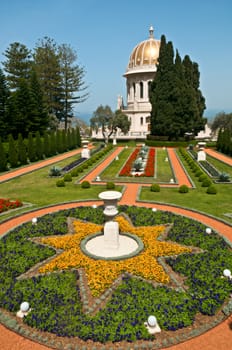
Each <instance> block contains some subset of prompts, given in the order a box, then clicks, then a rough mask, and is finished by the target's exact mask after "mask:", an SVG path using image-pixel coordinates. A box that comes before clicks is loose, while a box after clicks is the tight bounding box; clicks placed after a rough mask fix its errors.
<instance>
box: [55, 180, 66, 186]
mask: <svg viewBox="0 0 232 350" xmlns="http://www.w3.org/2000/svg"><path fill="white" fill-rule="evenodd" d="M56 186H57V187H65V182H64V179H59V180H57V181H56Z"/></svg>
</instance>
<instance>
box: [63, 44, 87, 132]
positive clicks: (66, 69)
mask: <svg viewBox="0 0 232 350" xmlns="http://www.w3.org/2000/svg"><path fill="white" fill-rule="evenodd" d="M59 57H60V72H61V91H62V106H63V109H62V113H61V115H60V116H61V117H62V118H63V119H64V124H65V130H67V127H68V121H69V119H70V118H72V117H73V105H74V104H77V103H81V102H84V101H85V100H86V99H87V97H88V93H86V92H85V91H86V89H87V87H86V86H85V83H84V80H83V79H84V75H85V72H84V69H83V67H80V66H79V65H77V64H75V62H76V60H77V54H76V52H75V51H74V50H73V49H72V48H71V47H70V46H69V45H66V44H63V45H60V46H59Z"/></svg>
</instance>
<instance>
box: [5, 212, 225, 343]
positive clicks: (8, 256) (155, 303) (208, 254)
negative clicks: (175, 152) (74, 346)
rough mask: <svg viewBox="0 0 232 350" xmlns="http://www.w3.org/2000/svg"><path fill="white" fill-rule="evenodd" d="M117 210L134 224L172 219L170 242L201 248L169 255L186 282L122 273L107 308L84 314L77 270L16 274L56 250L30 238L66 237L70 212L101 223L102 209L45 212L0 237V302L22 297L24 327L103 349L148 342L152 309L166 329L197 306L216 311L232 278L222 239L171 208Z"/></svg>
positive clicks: (190, 316) (187, 320)
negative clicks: (226, 272)
mask: <svg viewBox="0 0 232 350" xmlns="http://www.w3.org/2000/svg"><path fill="white" fill-rule="evenodd" d="M119 210H120V212H124V213H126V214H127V215H129V217H130V219H131V221H132V223H133V225H135V226H148V225H149V226H150V225H159V224H165V223H169V224H170V223H173V225H172V227H171V229H170V230H169V233H168V237H167V240H168V241H173V242H177V243H179V244H183V245H186V246H195V247H199V248H201V249H202V252H201V253H199V254H191V253H190V254H182V255H179V256H178V257H169V258H166V264H168V265H169V266H170V267H171V269H172V270H174V271H175V273H177V274H181V276H184V279H185V285H187V287H188V288H186V289H185V290H183V291H181V290H175V289H174V288H169V287H168V286H154V285H153V284H151V283H150V282H149V283H148V282H146V281H144V280H141V279H139V278H134V277H130V276H128V275H127V274H125V275H124V277H123V278H122V282H121V283H120V285H118V286H117V287H116V288H113V292H112V295H111V297H110V298H109V300H108V301H107V303H106V305H105V306H104V308H101V309H100V310H99V311H98V312H97V313H95V314H94V315H91V316H89V315H86V314H84V313H83V309H82V307H83V304H82V300H81V296H80V292H81V293H82V295H84V296H85V293H86V292H87V291H86V290H85V287H84V286H83V285H81V281H80V280H79V281H78V278H79V274H78V272H77V271H70V270H69V271H63V272H61V271H56V272H55V273H51V274H46V275H40V276H36V277H35V276H34V277H32V278H26V279H17V278H16V277H18V276H20V275H21V274H22V273H25V272H26V271H28V270H29V269H31V268H32V267H33V266H35V265H36V264H38V263H40V262H42V261H44V260H46V259H48V258H49V257H52V256H54V255H55V250H54V249H52V248H49V247H47V246H42V245H38V244H35V243H34V242H32V241H30V240H29V239H28V238H30V239H31V238H33V237H44V236H52V235H54V234H55V235H65V234H66V233H67V229H68V228H67V217H75V218H78V219H80V220H86V221H89V222H95V223H97V224H103V223H104V214H103V210H102V208H91V207H80V208H72V209H69V210H66V211H61V212H59V213H53V214H48V215H46V216H44V217H41V218H39V219H38V223H37V225H32V223H29V222H28V223H26V224H23V225H22V226H21V227H18V228H15V229H13V230H12V231H11V232H9V233H8V234H7V235H5V236H4V237H2V239H1V240H0V251H1V252H4V254H1V255H0V264H1V271H0V286H1V288H0V306H1V308H4V309H6V310H8V311H9V312H12V313H13V314H15V312H16V311H17V310H18V307H19V304H20V303H21V302H22V301H24V300H27V301H28V302H29V304H30V305H31V306H32V310H31V312H30V313H29V314H28V315H27V317H25V318H24V320H23V321H24V323H25V324H27V325H28V326H30V327H33V328H37V329H39V330H42V331H46V332H50V333H53V334H55V335H57V336H59V337H61V336H63V337H75V336H78V337H79V338H81V339H82V340H84V341H88V340H89V339H91V340H92V341H93V342H101V343H102V344H105V343H106V345H104V346H106V347H107V346H108V344H107V343H108V342H113V343H115V342H120V341H127V342H129V343H131V342H133V341H136V340H140V343H141V342H142V340H149V339H150V340H152V339H153V336H150V335H149V334H148V332H147V330H146V328H145V327H143V323H144V320H146V319H147V317H148V315H150V314H154V315H156V317H157V320H158V322H159V325H160V327H161V329H162V330H170V331H175V330H178V329H179V330H181V329H182V328H183V327H190V326H191V325H192V324H193V322H194V320H195V317H196V315H197V314H198V313H199V312H201V313H203V314H206V315H215V314H216V313H217V311H218V310H219V309H220V307H221V306H223V305H224V304H225V301H226V300H228V299H229V296H230V294H231V292H232V285H231V283H230V281H228V280H227V279H225V278H221V275H222V271H223V268H224V266H230V265H231V262H232V260H231V251H230V247H229V246H228V245H227V243H226V242H225V241H224V240H223V239H222V238H221V237H219V236H218V235H217V234H216V233H214V232H212V234H211V235H208V234H206V232H205V229H206V227H205V226H204V225H202V224H201V223H199V222H197V221H194V220H190V219H188V218H186V217H183V216H179V215H175V214H172V213H171V212H160V211H157V212H151V210H150V209H146V208H137V207H135V206H131V207H127V206H120V207H119ZM12 251H13V252H14V254H12ZM80 288H82V289H81V291H80ZM228 311H229V310H228ZM164 315H165V317H164ZM141 325H142V326H141ZM180 335H181V332H180ZM151 345H152V344H151ZM153 345H154V343H153ZM97 346H99V345H97V344H96V347H97ZM109 346H110V345H109ZM131 346H133V344H131ZM131 346H130V345H129V347H131ZM102 347H103V345H102ZM112 348H114V345H113V346H112ZM151 348H152V347H151Z"/></svg>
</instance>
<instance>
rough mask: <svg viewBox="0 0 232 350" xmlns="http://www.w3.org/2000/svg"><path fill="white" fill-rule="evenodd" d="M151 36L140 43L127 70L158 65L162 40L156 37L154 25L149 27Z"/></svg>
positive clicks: (131, 57) (133, 52)
mask: <svg viewBox="0 0 232 350" xmlns="http://www.w3.org/2000/svg"><path fill="white" fill-rule="evenodd" d="M149 33H150V37H149V38H148V39H147V40H144V41H142V42H141V43H139V44H138V45H137V46H136V47H135V48H134V50H133V51H132V54H131V56H130V60H129V64H128V68H127V71H130V70H134V69H136V70H137V69H140V68H145V67H144V66H152V65H156V64H157V62H158V58H159V49H160V40H155V39H154V35H153V33H154V30H153V27H150V29H149Z"/></svg>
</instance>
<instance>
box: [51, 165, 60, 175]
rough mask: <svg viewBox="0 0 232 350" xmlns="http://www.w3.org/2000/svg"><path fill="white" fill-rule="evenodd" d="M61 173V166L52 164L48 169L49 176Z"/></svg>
mask: <svg viewBox="0 0 232 350" xmlns="http://www.w3.org/2000/svg"><path fill="white" fill-rule="evenodd" d="M60 175H61V168H60V167H58V166H56V165H54V166H53V167H52V168H51V169H50V170H49V176H60Z"/></svg>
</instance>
